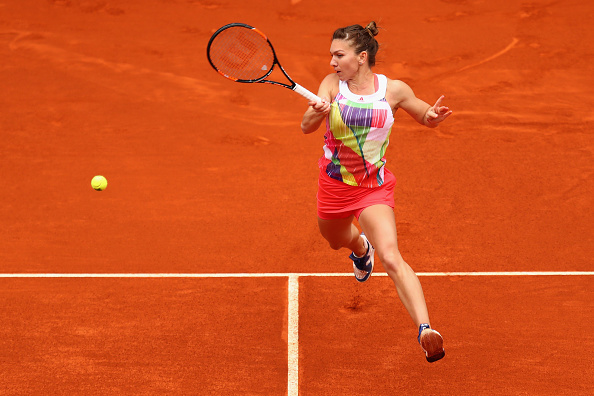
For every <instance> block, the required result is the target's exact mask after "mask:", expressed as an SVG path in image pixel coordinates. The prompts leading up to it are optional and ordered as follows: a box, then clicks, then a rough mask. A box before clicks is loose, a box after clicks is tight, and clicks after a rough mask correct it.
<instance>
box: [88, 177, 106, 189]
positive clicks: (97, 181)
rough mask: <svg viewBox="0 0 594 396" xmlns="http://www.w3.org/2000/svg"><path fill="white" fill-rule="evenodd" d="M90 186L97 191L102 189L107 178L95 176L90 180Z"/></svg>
mask: <svg viewBox="0 0 594 396" xmlns="http://www.w3.org/2000/svg"><path fill="white" fill-rule="evenodd" d="M91 187H93V188H94V189H95V190H97V191H103V190H105V188H106V187H107V179H106V178H104V177H103V176H95V177H94V178H93V180H91Z"/></svg>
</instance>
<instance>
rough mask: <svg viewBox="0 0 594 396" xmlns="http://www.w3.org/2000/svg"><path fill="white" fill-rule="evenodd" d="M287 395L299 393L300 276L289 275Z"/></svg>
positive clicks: (292, 395)
mask: <svg viewBox="0 0 594 396" xmlns="http://www.w3.org/2000/svg"><path fill="white" fill-rule="evenodd" d="M288 305H289V306H288V309H287V310H288V311H289V319H288V322H289V326H288V327H289V328H288V337H287V344H288V345H287V346H288V353H287V355H288V378H287V396H297V395H298V394H299V277H298V276H295V275H291V276H289V304H288Z"/></svg>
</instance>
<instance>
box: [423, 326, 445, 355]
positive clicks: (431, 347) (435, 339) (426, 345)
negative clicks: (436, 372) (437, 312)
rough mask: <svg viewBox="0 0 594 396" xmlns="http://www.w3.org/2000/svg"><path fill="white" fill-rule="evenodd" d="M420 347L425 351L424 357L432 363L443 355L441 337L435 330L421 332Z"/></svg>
mask: <svg viewBox="0 0 594 396" xmlns="http://www.w3.org/2000/svg"><path fill="white" fill-rule="evenodd" d="M421 348H423V350H424V351H425V358H426V359H427V361H428V362H429V363H433V362H436V361H438V360H439V359H442V358H443V357H444V356H445V351H444V350H443V338H442V337H441V334H439V333H438V332H437V331H435V330H430V331H424V332H423V333H422V334H421Z"/></svg>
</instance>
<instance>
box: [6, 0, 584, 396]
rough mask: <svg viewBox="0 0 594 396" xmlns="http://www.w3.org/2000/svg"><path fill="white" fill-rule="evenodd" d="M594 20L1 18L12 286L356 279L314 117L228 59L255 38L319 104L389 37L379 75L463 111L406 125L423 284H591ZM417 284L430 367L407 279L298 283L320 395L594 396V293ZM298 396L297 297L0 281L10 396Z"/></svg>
mask: <svg viewBox="0 0 594 396" xmlns="http://www.w3.org/2000/svg"><path fill="white" fill-rule="evenodd" d="M593 16H594V4H591V2H583V1H577V0H576V1H570V0H567V1H545V0H534V1H520V0H491V1H481V0H466V1H465V0H457V1H456V0H442V1H438V0H418V1H388V0H377V1H374V2H373V3H370V4H369V5H362V3H361V2H360V1H353V0H345V1H341V2H330V1H327V2H326V1H312V0H301V1H299V0H292V1H291V0H278V1H264V0H247V1H232V0H0V87H1V89H2V95H0V132H1V135H0V154H1V159H0V182H1V183H0V186H1V190H0V273H4V274H6V273H36V274H37V273H41V274H43V273H106V272H107V273H153V272H158V273H163V272H167V273H268V272H274V273H299V272H306V273H309V272H324V273H326V272H341V273H344V272H348V271H350V270H351V268H352V266H351V264H350V263H349V261H348V259H347V255H348V253H349V252H347V251H339V252H335V251H333V250H331V249H329V248H328V246H327V244H326V243H325V241H324V240H323V239H322V237H321V236H320V235H319V233H318V230H317V223H316V211H315V194H316V188H317V175H318V170H317V166H316V163H317V159H318V158H319V156H320V155H321V154H322V149H321V147H322V144H323V131H322V128H321V129H320V130H319V131H318V132H317V133H315V134H312V135H308V136H303V135H302V133H301V131H300V128H299V124H300V121H301V116H302V114H303V112H304V111H305V109H306V106H307V104H306V102H305V101H304V99H303V98H302V97H300V96H298V95H296V94H294V93H292V92H290V91H288V90H285V89H282V88H277V87H273V86H270V85H258V84H249V85H243V84H237V83H233V82H231V81H228V80H226V79H223V78H222V77H220V76H219V75H218V74H216V72H214V71H213V70H212V69H211V67H210V65H209V64H208V62H207V61H206V56H205V53H206V45H207V42H208V39H209V37H210V35H211V34H212V33H213V32H214V31H215V30H216V29H217V28H219V27H220V26H222V25H224V24H226V23H229V22H245V23H248V24H251V25H253V26H257V27H258V28H259V29H261V30H262V31H263V32H265V33H266V34H267V35H268V36H269V37H270V39H271V41H272V43H273V44H274V46H275V49H276V51H277V55H278V57H279V59H280V61H281V63H282V65H283V66H284V67H285V69H286V70H287V72H288V73H289V74H290V75H291V76H292V77H293V78H294V79H295V80H296V81H297V82H299V83H300V84H301V85H303V86H305V87H307V88H309V89H310V90H312V91H316V90H317V87H318V84H319V82H320V81H321V80H322V78H323V77H324V76H325V75H326V74H328V73H331V72H332V69H331V68H330V66H329V60H330V58H329V53H328V49H329V45H330V37H331V34H332V32H333V31H334V29H335V28H337V27H341V26H346V25H350V24H353V23H359V24H366V23H367V22H369V21H370V20H376V21H377V23H378V25H379V26H380V27H382V28H383V29H382V30H381V32H380V35H379V36H378V37H377V38H378V40H379V41H380V44H381V50H380V52H379V54H378V63H377V66H376V68H375V69H374V71H376V72H377V73H383V74H386V75H387V76H388V77H390V78H393V79H401V80H403V81H405V82H407V83H408V84H409V85H411V86H412V88H413V89H414V91H415V93H416V94H417V96H419V97H420V98H422V99H424V100H425V101H427V102H429V103H431V104H433V103H434V101H435V100H436V99H437V98H438V97H439V96H440V95H442V94H444V95H445V96H446V98H445V101H444V104H446V105H448V106H450V107H451V108H452V109H453V110H454V114H453V115H452V116H451V117H450V118H449V119H448V120H447V121H446V122H445V123H444V124H442V125H441V126H440V127H439V128H437V129H427V128H425V127H422V126H420V125H418V124H416V123H414V121H412V119H411V118H410V117H409V116H408V115H406V114H405V113H401V112H398V113H397V114H396V123H395V125H394V128H393V130H392V139H391V144H390V147H389V149H388V153H387V160H388V167H389V168H390V169H391V170H392V172H393V173H394V174H395V175H396V177H397V180H398V184H397V186H396V198H395V203H396V208H395V213H396V220H397V225H398V230H399V246H400V250H401V252H402V254H403V256H404V258H405V259H406V260H407V262H408V263H409V264H410V265H411V266H412V267H413V269H415V271H417V272H436V271H439V272H450V271H592V270H593V269H594V262H593V259H592V256H593V254H594V231H593V230H594V228H593V227H592V224H594V211H592V207H593V203H594V202H593V197H594V160H593V156H594V138H593V134H592V128H593V126H594V115H593V113H592V103H594V94H593V93H592V87H594V78H593V77H592V75H593V72H594V67H593V66H592V65H593V64H594V48H593V46H592V43H593V42H594V30H592V29H591V20H592V17H593ZM276 76H277V77H278V78H282V75H276ZM97 174H101V175H104V176H105V177H106V178H107V180H108V183H109V185H108V187H107V189H106V190H105V191H103V192H96V191H94V190H92V189H91V186H90V181H91V178H92V177H93V176H95V175H97ZM376 271H377V272H382V271H383V268H382V267H381V263H378V265H377V267H376ZM421 282H422V283H423V286H424V291H425V295H426V298H427V302H428V306H429V311H430V314H431V317H432V324H433V325H434V327H436V328H437V329H438V330H439V331H440V332H441V333H442V334H443V335H444V338H445V348H446V357H445V359H444V360H442V361H440V362H437V363H434V364H428V363H427V362H426V361H425V359H424V357H423V354H422V352H421V350H420V348H419V346H418V344H416V330H415V328H414V326H413V324H412V322H411V320H410V318H409V317H408V315H407V313H406V312H405V311H404V309H403V308H402V305H401V304H400V302H399V301H398V298H397V295H396V291H395V288H394V286H393V284H392V283H391V281H390V280H389V278H387V277H381V276H375V277H372V278H371V279H370V281H369V282H367V283H365V284H358V283H357V282H355V280H354V279H352V278H351V277H338V278H336V277H334V278H329V277H321V278H317V277H316V278H306V277H302V278H300V281H299V284H300V298H299V304H300V306H299V351H300V354H299V392H300V394H303V395H389V394H427V395H429V394H431V395H462V394H471V393H473V394H482V395H490V394H509V395H532V394H534V395H561V394H566V395H586V394H590V392H591V390H592V389H593V388H594V376H593V375H592V373H593V372H594V357H593V354H592V351H593V350H594V336H593V335H592V333H591V328H592V327H593V325H594V323H593V322H594V319H593V318H594V277H592V276H527V277H517V276H516V277H509V276H503V277H422V278H421ZM286 392H287V278H286V277H279V278H233V279H229V278H208V279H196V278H180V279H171V278H169V279H118V278H113V279H48V278H37V279H15V278H0V394H2V395H4V394H7V395H20V394H32V395H33V394H35V395H37V394H118V395H121V394H186V395H187V394H229V395H237V394H264V395H275V394H280V395H282V394H285V393H286Z"/></svg>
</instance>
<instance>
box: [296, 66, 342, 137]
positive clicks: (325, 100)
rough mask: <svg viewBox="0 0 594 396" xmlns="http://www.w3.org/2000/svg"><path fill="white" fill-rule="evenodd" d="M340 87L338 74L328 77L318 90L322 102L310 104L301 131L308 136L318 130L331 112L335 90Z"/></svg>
mask: <svg viewBox="0 0 594 396" xmlns="http://www.w3.org/2000/svg"><path fill="white" fill-rule="evenodd" d="M335 85H338V76H337V75H336V74H329V75H327V76H326V77H325V78H324V80H322V83H321V84H320V88H319V89H318V96H319V97H320V98H321V99H322V101H321V102H309V107H308V109H307V110H306V111H305V114H303V120H302V121H301V130H302V131H303V133H305V134H308V133H312V132H315V131H317V130H318V128H319V127H320V125H321V124H322V121H324V119H325V118H326V116H327V115H328V113H329V112H330V103H331V99H330V98H333V97H334V95H333V88H334V86H335Z"/></svg>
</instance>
